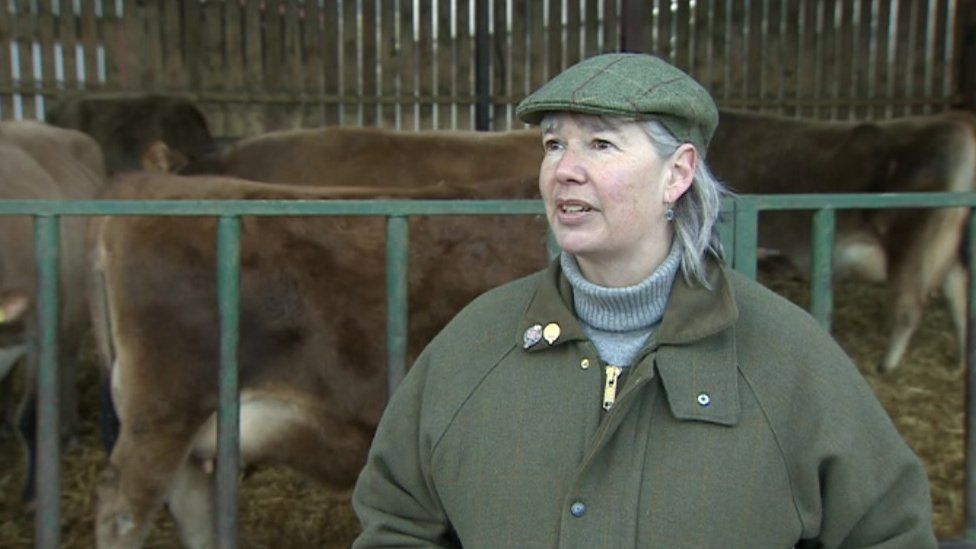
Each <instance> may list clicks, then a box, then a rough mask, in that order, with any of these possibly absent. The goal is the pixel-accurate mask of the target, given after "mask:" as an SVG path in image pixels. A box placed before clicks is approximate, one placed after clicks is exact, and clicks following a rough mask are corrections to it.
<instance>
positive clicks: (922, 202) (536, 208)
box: [0, 193, 976, 547]
mask: <svg viewBox="0 0 976 549" xmlns="http://www.w3.org/2000/svg"><path fill="white" fill-rule="evenodd" d="M947 206H955V207H958V206H967V207H969V208H973V207H976V193H962V194H960V193H945V194H943V193H932V194H929V193H924V194H923V193H914V194H900V195H898V194H892V195H885V196H882V197H880V198H879V197H878V196H877V195H843V196H836V195H835V196H830V195H795V196H756V195H754V196H740V197H737V198H736V199H734V200H733V201H731V203H729V204H727V205H726V213H727V223H726V225H725V226H724V228H723V231H722V232H723V235H724V236H723V241H724V245H725V247H726V248H727V249H728V250H729V256H730V257H729V261H730V264H732V265H734V267H735V268H736V269H737V270H739V271H740V272H743V273H744V274H747V275H749V276H753V277H754V276H755V275H756V260H755V258H756V227H757V221H758V212H759V211H761V210H768V209H814V210H817V211H818V212H819V215H817V216H816V217H815V219H816V220H817V221H816V230H815V231H814V235H815V236H814V242H813V248H814V250H815V253H814V267H813V272H814V273H815V275H814V276H813V277H812V278H813V283H812V291H811V300H812V303H813V314H814V315H815V317H816V318H817V319H818V320H819V321H820V322H821V323H822V324H823V325H824V326H825V327H826V326H829V322H830V311H831V305H830V303H831V296H832V291H831V277H830V268H829V262H830V257H831V253H830V252H829V250H831V249H832V247H833V217H832V214H833V212H834V211H836V210H837V209H844V208H884V207H887V208H892V207H899V208H904V207H912V208H919V207H922V208H931V207H947ZM541 212H542V209H541V204H540V203H538V202H537V201H497V200H492V201H94V202H57V201H10V200H8V201H0V215H25V214H27V215H33V216H34V217H35V220H36V221H35V227H36V233H35V245H36V252H37V266H38V277H39V288H40V292H39V293H40V295H39V298H38V310H39V321H40V324H41V337H40V347H41V370H40V374H39V376H38V384H39V385H38V386H39V392H40V403H39V407H40V408H39V410H40V420H39V427H38V432H39V439H40V440H39V445H40V451H39V454H38V455H39V457H38V468H39V472H38V478H39V479H42V480H41V481H39V483H38V511H37V513H38V514H37V518H36V528H37V531H36V535H37V538H36V546H37V547H58V546H60V542H61V540H60V514H59V508H60V497H61V494H60V486H61V482H60V470H61V467H60V451H59V437H58V433H59V430H58V413H57V410H58V405H57V399H58V389H57V388H58V379H57V375H58V374H57V372H58V370H57V364H56V349H57V328H56V322H57V321H56V319H57V307H58V303H57V280H58V257H59V242H58V223H59V218H61V217H62V216H77V215H83V216H93V215H181V216H202V215H206V216H217V217H219V223H218V229H217V234H216V235H214V237H215V238H216V241H217V249H218V264H217V273H215V276H216V277H217V279H218V296H219V301H218V302H219V308H220V333H221V336H220V374H219V387H220V402H219V409H218V433H219V435H218V437H219V442H218V447H219V450H218V453H219V458H218V460H217V468H216V482H217V490H218V499H217V502H218V503H217V504H218V517H220V519H219V527H218V532H219V536H220V540H221V544H222V546H225V547H234V546H236V544H237V531H238V527H239V525H238V508H237V496H238V477H239V473H240V471H239V468H238V463H239V460H238V451H239V450H238V428H239V424H238V406H239V394H238V374H237V339H238V326H239V318H238V305H237V304H238V302H239V300H240V294H239V292H240V288H239V286H238V284H239V282H238V279H239V269H240V265H239V261H240V257H239V245H240V242H239V235H240V218H241V217H242V216H266V215H287V216H305V215H355V216H384V217H386V219H387V289H386V291H387V301H388V322H387V333H386V339H387V349H388V372H389V373H388V381H389V384H390V385H391V387H393V386H395V385H396V384H397V383H398V382H399V380H400V379H401V378H402V375H403V373H404V370H405V368H406V363H405V354H406V316H407V301H406V298H407V295H406V272H407V268H408V267H407V254H406V248H407V246H408V242H409V238H408V233H407V225H406V223H405V221H406V219H407V218H408V217H410V216H427V215H457V214H463V215H537V214H540V213H541ZM970 219H973V218H972V217H971V218H970ZM969 237H970V238H969V247H970V249H969V250H968V251H969V254H968V256H969V261H970V265H969V267H970V268H971V269H972V268H973V267H974V266H976V222H972V221H971V222H970V225H969ZM817 273H819V274H817ZM971 284H972V283H971ZM972 296H976V291H973V289H972V288H970V300H971V301H970V303H971V305H972ZM974 310H976V308H974V307H972V306H971V307H970V311H974ZM972 320H973V319H972V313H970V323H969V330H970V341H972V340H973V339H972V337H973V336H972V331H973V329H974V326H976V323H974V322H972ZM967 363H968V367H967V372H966V384H967V389H968V391H969V393H970V394H971V393H972V390H973V388H974V383H976V356H974V350H973V348H972V347H970V350H969V355H968V357H967ZM973 406H974V402H973V401H972V400H969V401H968V402H967V410H966V418H967V428H966V431H965V432H966V436H967V440H966V443H965V447H966V448H972V447H973V443H974V441H973V440H972V439H971V438H969V437H972V436H974V433H976V430H974V429H973V428H972V427H971V426H970V422H972V421H973V420H974V419H976V413H974V411H973V410H972V407H973ZM974 457H976V456H973V453H972V452H971V451H967V452H966V460H967V464H966V470H967V472H971V471H972V470H973V463H972V460H973V459H974ZM965 483H966V485H965V494H966V507H965V527H966V537H967V539H966V540H964V541H952V540H949V541H946V542H944V545H943V546H944V547H970V546H972V545H973V540H972V538H971V537H970V536H971V535H972V534H971V532H973V531H974V526H973V524H974V509H973V503H974V502H976V499H974V497H973V491H974V486H973V483H974V478H973V476H972V474H967V475H966V477H965Z"/></svg>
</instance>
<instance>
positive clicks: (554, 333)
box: [542, 322, 561, 345]
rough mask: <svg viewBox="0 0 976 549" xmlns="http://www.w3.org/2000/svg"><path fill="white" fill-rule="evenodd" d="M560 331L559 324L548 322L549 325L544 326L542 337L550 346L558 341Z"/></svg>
mask: <svg viewBox="0 0 976 549" xmlns="http://www.w3.org/2000/svg"><path fill="white" fill-rule="evenodd" d="M560 331H561V330H560V329H559V324H556V323H555V322H550V323H549V324H546V329H545V330H543V331H542V337H543V338H544V339H545V340H546V343H548V344H549V345H552V344H553V343H555V342H556V340H557V339H559V333H560Z"/></svg>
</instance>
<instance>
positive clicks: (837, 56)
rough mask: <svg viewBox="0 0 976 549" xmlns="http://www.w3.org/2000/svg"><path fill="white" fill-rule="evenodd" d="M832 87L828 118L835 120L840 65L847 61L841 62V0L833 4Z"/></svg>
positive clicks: (842, 45) (842, 7)
mask: <svg viewBox="0 0 976 549" xmlns="http://www.w3.org/2000/svg"><path fill="white" fill-rule="evenodd" d="M833 20H834V60H833V63H834V89H833V94H832V95H833V101H831V106H830V119H831V120H837V119H838V118H839V110H838V106H837V103H839V102H840V77H841V67H842V66H843V65H844V63H846V62H849V60H848V59H844V60H843V62H842V61H841V59H843V57H842V56H843V52H844V6H843V3H842V2H837V3H836V4H834V16H833Z"/></svg>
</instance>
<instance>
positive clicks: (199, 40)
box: [185, 1, 228, 135]
mask: <svg viewBox="0 0 976 549" xmlns="http://www.w3.org/2000/svg"><path fill="white" fill-rule="evenodd" d="M190 4H194V5H193V6H190V5H187V11H186V16H187V17H191V18H194V19H196V20H197V21H198V22H199V23H198V24H194V25H187V34H190V33H193V32H196V33H197V37H196V39H192V40H191V39H190V38H189V37H188V38H187V40H186V53H185V55H186V64H185V66H186V68H187V72H190V73H191V76H190V77H189V79H190V82H191V84H190V86H189V89H190V90H194V91H195V92H196V94H197V97H198V100H199V101H198V103H199V105H200V106H201V110H202V111H203V113H204V116H206V118H207V122H208V123H209V125H210V131H212V132H214V133H215V134H217V135H225V134H226V133H227V102H226V101H214V100H212V99H210V98H211V97H213V96H214V95H215V94H220V93H221V92H223V91H224V90H225V89H226V81H227V80H226V79H227V68H228V67H227V65H226V64H225V63H224V51H223V47H224V29H223V26H224V9H223V8H224V5H225V4H226V2H206V3H204V4H200V3H199V2H192V1H191V2H190ZM194 16H195V17H194Z"/></svg>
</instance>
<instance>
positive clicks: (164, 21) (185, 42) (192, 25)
mask: <svg viewBox="0 0 976 549" xmlns="http://www.w3.org/2000/svg"><path fill="white" fill-rule="evenodd" d="M194 4H196V5H199V0H196V1H194V0H182V1H180V2H172V1H171V2H160V5H159V8H158V10H159V19H157V20H148V21H147V23H148V24H149V25H151V26H154V27H157V28H158V32H159V43H160V46H159V51H160V56H161V57H160V61H161V63H162V74H160V75H158V76H157V78H158V79H159V80H160V88H162V89H164V90H166V91H175V90H184V89H187V87H188V86H189V87H191V88H192V89H193V90H194V91H198V90H199V81H198V80H197V78H196V75H197V74H198V73H199V72H200V70H199V67H198V65H199V64H201V63H204V62H205V61H204V60H203V59H201V58H200V57H201V55H200V54H201V51H200V49H199V43H200V42H199V35H200V21H199V15H198V16H197V17H194V14H193V13H192V11H191V10H193V7H194ZM184 51H185V53H186V61H187V66H186V67H185V68H184V66H183V54H184ZM188 73H192V75H191V74H188Z"/></svg>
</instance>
